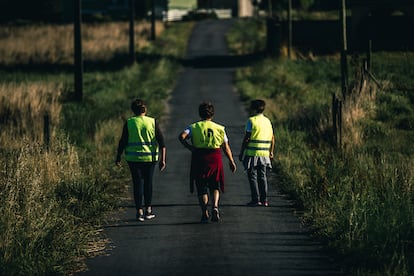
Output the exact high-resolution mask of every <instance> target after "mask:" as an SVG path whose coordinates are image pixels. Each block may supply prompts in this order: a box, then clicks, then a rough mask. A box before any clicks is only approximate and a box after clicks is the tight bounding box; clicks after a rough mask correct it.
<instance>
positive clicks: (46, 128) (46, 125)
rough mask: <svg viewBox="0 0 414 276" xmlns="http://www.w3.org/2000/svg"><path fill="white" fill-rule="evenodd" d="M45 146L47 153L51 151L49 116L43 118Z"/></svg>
mask: <svg viewBox="0 0 414 276" xmlns="http://www.w3.org/2000/svg"><path fill="white" fill-rule="evenodd" d="M43 144H44V147H45V149H46V150H47V151H49V149H50V119H49V114H48V113H46V114H45V115H44V116H43Z"/></svg>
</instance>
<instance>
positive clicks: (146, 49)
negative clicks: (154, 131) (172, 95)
mask: <svg viewBox="0 0 414 276" xmlns="http://www.w3.org/2000/svg"><path fill="white" fill-rule="evenodd" d="M140 24H141V23H138V25H139V26H138V25H137V27H136V31H137V32H138V34H140V35H141V37H142V36H143V34H145V33H146V32H147V31H145V30H146V29H145V26H144V27H142V26H141V25H140ZM126 26H127V23H119V24H112V23H111V24H109V25H108V23H105V24H98V25H86V26H85V28H86V29H87V30H88V31H87V32H86V37H85V38H84V39H85V41H87V42H86V43H85V44H86V45H91V47H90V48H88V46H87V47H86V50H85V51H86V53H88V54H87V55H85V56H86V57H85V63H86V64H90V63H99V64H111V65H113V64H114V57H116V56H117V55H127V52H126V51H127V49H128V48H127V45H128V39H127V33H128V32H126V31H125V30H126V29H125V28H126ZM147 26H148V25H147ZM141 27H142V28H141ZM0 28H2V33H4V34H7V35H2V37H1V39H2V43H0V45H5V44H4V43H6V44H7V45H8V46H7V48H8V49H13V51H11V52H10V51H5V50H0V61H1V62H0V63H1V68H2V69H0V70H1V74H0V118H1V119H0V152H1V154H0V183H2V184H1V186H0V200H1V202H2V205H1V207H0V274H1V275H15V274H22V275H23V274H24V275H39V274H40V275H45V274H46V275H48V274H65V275H67V274H71V273H72V272H74V271H76V270H79V269H82V259H84V258H85V257H87V256H92V255H95V254H99V252H101V250H102V249H104V248H105V239H104V237H103V236H102V235H101V230H100V224H101V223H102V221H103V219H104V217H105V216H104V215H105V214H106V213H107V212H108V211H111V210H112V209H113V208H114V207H116V206H117V203H118V202H119V200H120V199H121V198H122V196H123V195H124V194H125V192H126V186H127V185H129V178H128V174H127V172H126V170H123V169H121V170H119V169H116V168H115V167H114V166H113V163H114V158H115V151H116V147H117V142H118V139H119V135H120V134H121V129H122V124H123V122H124V119H125V118H127V117H128V116H130V115H131V113H130V111H129V104H130V100H131V99H133V98H135V97H141V98H144V99H145V100H147V102H148V103H149V110H150V113H151V115H153V116H156V117H162V115H163V112H164V108H163V106H164V104H165V102H164V101H165V99H166V97H167V96H168V94H169V92H170V90H171V88H172V87H173V85H174V81H175V76H176V73H177V72H178V71H179V68H180V64H179V62H178V60H179V59H180V57H181V56H182V55H183V53H184V50H185V47H186V42H187V37H188V35H189V33H190V31H191V28H192V25H191V23H185V24H174V25H172V26H171V27H169V28H168V29H166V30H164V31H162V33H159V34H158V38H157V40H156V41H154V42H148V41H145V39H144V40H142V41H141V40H139V41H137V46H138V49H139V50H138V51H139V54H140V59H139V61H138V62H137V64H135V65H133V66H130V67H126V66H123V65H122V64H117V66H114V67H112V68H108V66H104V67H105V68H104V69H105V70H96V69H95V70H94V71H92V70H88V68H89V67H88V66H86V70H85V75H84V99H83V101H82V102H71V101H68V100H67V99H69V98H70V95H71V93H73V91H72V89H73V88H72V87H73V75H72V74H71V73H68V72H67V71H66V68H67V67H66V65H67V64H69V65H70V64H71V59H70V56H71V55H72V52H71V51H72V50H71V49H69V48H66V46H67V45H73V43H72V38H71V37H70V36H69V35H62V33H66V31H65V28H64V27H62V26H51V25H45V26H37V27H36V28H34V27H16V28H14V27H11V26H3V27H0ZM22 28H29V29H30V30H31V31H30V32H28V30H27V29H23V30H22ZM108 28H111V31H110V32H108ZM157 29H158V30H160V29H161V28H157ZM32 31H33V32H36V33H41V34H42V36H41V37H42V38H47V39H45V40H36V39H33V37H30V35H29V36H25V37H24V36H22V35H19V34H22V33H25V34H31V33H32ZM103 33H106V36H102V35H101V34H103ZM108 33H110V34H111V35H108ZM137 37H140V36H139V35H138V36H137ZM13 41H14V42H13ZM98 41H99V42H98ZM114 41H115V42H116V43H112V44H111V42H114ZM119 41H124V42H125V43H123V44H122V45H124V44H125V45H124V46H122V45H121V46H120V44H119V43H120V42H119ZM3 42H4V43H3ZM50 43H52V44H53V45H50ZM114 44H116V45H114ZM22 45H32V47H31V48H24V47H23V48H22ZM59 45H61V46H62V48H59V51H56V53H55V54H53V53H50V52H49V50H47V49H55V48H56V47H60V46H59ZM65 45H66V46H65ZM165 45H168V46H170V45H174V47H164V46H165ZM1 47H2V46H0V48H1ZM57 54H59V57H56V55H57ZM11 56H12V57H11ZM115 60H116V59H115ZM115 68H120V69H115ZM39 70H42V72H39ZM154 76H156V78H155V77H154ZM46 114H47V115H48V118H49V122H50V132H49V134H50V142H49V144H47V145H45V138H46V137H45V135H44V128H43V127H44V118H45V115H46Z"/></svg>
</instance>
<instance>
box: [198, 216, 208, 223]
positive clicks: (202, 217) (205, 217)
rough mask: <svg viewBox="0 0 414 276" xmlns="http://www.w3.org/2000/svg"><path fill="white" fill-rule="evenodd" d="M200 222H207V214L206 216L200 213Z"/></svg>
mask: <svg viewBox="0 0 414 276" xmlns="http://www.w3.org/2000/svg"><path fill="white" fill-rule="evenodd" d="M200 223H201V224H206V223H208V216H207V215H202V216H201V220H200Z"/></svg>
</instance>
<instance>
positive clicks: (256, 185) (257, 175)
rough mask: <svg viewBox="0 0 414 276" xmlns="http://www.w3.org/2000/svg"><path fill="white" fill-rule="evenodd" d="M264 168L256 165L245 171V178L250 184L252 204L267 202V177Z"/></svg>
mask: <svg viewBox="0 0 414 276" xmlns="http://www.w3.org/2000/svg"><path fill="white" fill-rule="evenodd" d="M266 170H267V168H266V166H263V165H258V166H256V167H254V168H249V169H248V170H247V177H248V179H249V184H250V192H251V196H252V202H262V203H263V202H265V201H267V176H266Z"/></svg>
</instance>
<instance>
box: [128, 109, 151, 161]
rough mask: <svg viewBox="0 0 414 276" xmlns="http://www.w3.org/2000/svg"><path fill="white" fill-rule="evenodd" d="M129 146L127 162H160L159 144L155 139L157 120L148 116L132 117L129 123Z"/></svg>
mask: <svg viewBox="0 0 414 276" xmlns="http://www.w3.org/2000/svg"><path fill="white" fill-rule="evenodd" d="M127 127H128V144H127V146H126V148H125V160H127V161H131V162H155V161H157V160H158V143H157V140H156V138H155V119H154V118H151V117H148V116H136V117H131V118H129V119H128V121H127Z"/></svg>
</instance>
